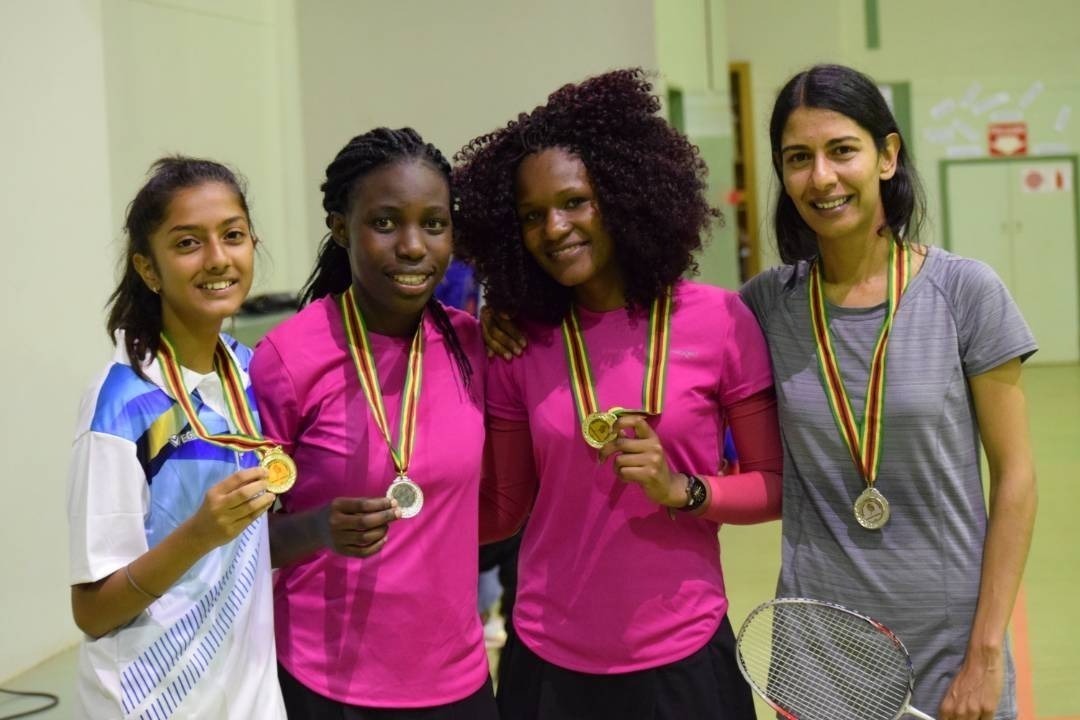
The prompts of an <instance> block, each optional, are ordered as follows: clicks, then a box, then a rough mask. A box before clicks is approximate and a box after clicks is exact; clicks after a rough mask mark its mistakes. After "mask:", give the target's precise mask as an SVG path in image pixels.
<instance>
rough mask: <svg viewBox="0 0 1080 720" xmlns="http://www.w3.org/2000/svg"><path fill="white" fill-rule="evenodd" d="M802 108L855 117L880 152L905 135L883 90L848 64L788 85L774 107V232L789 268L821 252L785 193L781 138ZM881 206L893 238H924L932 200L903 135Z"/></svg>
mask: <svg viewBox="0 0 1080 720" xmlns="http://www.w3.org/2000/svg"><path fill="white" fill-rule="evenodd" d="M800 107H808V108H819V109H822V110H832V111H833V112H838V113H840V114H841V115H844V116H846V117H849V118H851V119H852V120H853V121H855V122H856V123H857V124H858V125H859V127H861V128H863V129H864V130H866V132H867V133H869V134H870V137H872V138H873V139H874V145H876V146H877V149H878V151H879V152H880V151H881V150H883V149H884V148H885V137H886V136H887V135H889V134H890V133H896V134H897V135H900V127H899V126H898V125H897V124H896V118H894V117H893V114H892V111H891V110H889V106H888V104H887V103H886V102H885V98H884V97H882V95H881V91H880V90H878V87H877V85H876V84H875V83H874V81H873V80H871V79H870V78H869V77H867V76H866V75H864V74H862V73H861V72H859V71H858V70H855V69H853V68H849V67H845V66H843V65H815V66H814V67H812V68H810V69H809V70H804V71H803V72H800V73H799V74H798V75H796V76H795V77H793V78H791V79H790V80H788V82H787V84H786V85H784V87H783V89H782V90H781V91H780V94H779V95H777V97H776V103H775V104H774V105H773V111H772V119H771V120H770V121H769V141H770V143H771V145H772V161H773V170H774V171H775V172H776V177H777V179H778V180H779V181H780V191H779V194H778V196H777V198H776V211H775V213H774V215H773V227H774V230H775V231H776V245H777V249H778V250H779V251H780V259H781V260H783V261H784V262H785V263H789V264H792V263H796V262H798V261H799V260H811V259H813V258H814V257H816V256H817V252H818V249H817V236H816V235H815V233H814V231H813V230H811V229H810V226H809V225H807V224H806V222H805V221H804V220H803V219H802V217H801V216H800V215H799V211H798V210H797V209H796V207H795V203H794V202H793V201H792V199H791V198H790V197H788V194H787V192H785V190H784V176H783V169H782V165H781V157H780V147H781V136H782V135H783V133H784V126H785V125H786V124H787V121H788V117H789V116H790V115H791V113H792V112H794V111H795V110H796V109H797V108H800ZM881 202H882V205H883V206H884V208H885V225H886V226H887V227H888V229H889V230H891V231H892V234H893V237H895V238H896V239H897V240H899V241H902V242H911V241H913V240H914V239H916V238H917V237H918V236H919V231H920V229H921V228H922V224H923V219H924V218H925V216H926V197H925V195H924V194H923V189H922V183H921V182H920V181H919V175H918V173H917V172H916V171H915V166H914V164H913V163H912V161H911V158H910V157H909V155H908V153H907V145H906V143H905V142H904V141H903V136H901V140H900V153H899V155H898V156H897V162H896V172H895V173H894V174H893V176H892V178H890V179H888V180H883V181H882V182H881ZM884 230H885V228H884V227H882V228H880V229H879V230H878V232H879V234H880V233H882V232H884Z"/></svg>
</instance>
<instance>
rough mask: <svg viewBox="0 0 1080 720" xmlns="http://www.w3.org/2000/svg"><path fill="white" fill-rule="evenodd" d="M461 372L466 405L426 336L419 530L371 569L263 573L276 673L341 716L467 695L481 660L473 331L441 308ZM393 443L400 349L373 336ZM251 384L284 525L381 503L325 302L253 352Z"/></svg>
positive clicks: (347, 361) (370, 561)
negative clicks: (308, 515)
mask: <svg viewBox="0 0 1080 720" xmlns="http://www.w3.org/2000/svg"><path fill="white" fill-rule="evenodd" d="M447 313H448V314H449V315H450V317H451V319H452V322H453V325H454V328H455V329H456V331H457V334H458V337H459V338H460V340H461V344H462V347H464V348H465V351H466V353H467V355H468V357H469V360H470V362H471V364H472V368H473V379H472V386H471V389H470V390H468V391H467V390H466V389H465V388H464V386H463V384H462V381H461V377H460V375H459V373H458V370H457V366H456V364H455V363H454V361H453V358H452V356H451V355H450V351H449V348H448V347H447V345H446V343H445V342H444V341H443V338H442V335H441V334H440V333H439V331H438V329H437V328H436V327H435V326H434V324H433V323H432V321H431V320H430V319H425V321H424V338H425V342H426V347H425V354H424V361H423V367H424V375H423V383H422V385H421V390H420V401H419V415H418V418H417V430H416V444H415V449H414V451H413V456H412V461H411V463H410V465H409V476H410V477H411V478H412V479H413V480H415V481H416V482H417V483H418V484H419V485H420V487H421V489H422V490H423V491H424V506H423V509H422V510H421V512H420V514H419V515H417V516H416V517H413V518H409V519H401V520H398V521H396V522H394V523H392V524H391V526H390V530H389V534H388V540H387V542H386V545H385V546H384V547H383V549H382V550H381V551H380V552H378V553H377V554H375V555H373V556H371V557H369V558H364V559H360V558H348V557H344V556H342V555H338V554H337V553H335V552H333V551H332V550H321V551H319V552H318V553H316V554H315V555H314V556H312V557H311V558H309V559H307V560H305V561H303V562H301V563H298V564H296V565H292V566H289V567H286V568H282V569H280V570H278V571H277V577H276V578H275V582H274V616H275V618H274V619H275V631H276V634H277V650H278V659H279V661H280V662H281V664H282V665H284V666H285V668H286V669H287V670H288V671H289V672H290V673H292V674H293V675H294V676H295V677H296V678H297V679H298V680H300V682H302V683H303V684H304V685H306V686H308V687H309V688H311V689H312V690H314V691H316V692H318V693H320V694H322V695H324V696H326V697H329V698H333V699H334V700H338V701H341V702H346V703H349V704H353V705H363V706H368V707H394V708H410V707H424V706H430V705H442V704H446V703H450V702H454V701H457V700H460V699H462V698H464V697H467V696H469V695H471V694H472V693H474V692H476V691H477V690H479V689H480V687H481V686H482V685H483V683H484V682H485V680H486V679H487V673H488V666H487V655H486V653H485V651H484V644H483V636H482V629H481V626H480V621H479V615H478V612H477V609H476V607H477V604H476V588H477V567H478V558H477V547H478V539H477V504H478V500H477V498H478V486H479V478H480V466H481V459H482V454H483V445H484V405H483V388H484V370H485V364H486V357H485V353H484V349H483V342H482V339H481V336H480V331H479V327H478V325H477V323H476V321H475V319H473V318H472V317H471V316H469V315H467V314H465V313H463V312H460V311H457V310H454V309H452V308H447ZM370 338H371V345H372V350H373V353H374V356H375V362H376V366H377V368H378V372H379V382H380V384H381V385H382V390H383V397H384V404H385V406H386V412H387V416H388V419H389V422H390V427H391V428H392V430H391V437H392V439H393V440H394V441H395V442H397V441H398V437H397V433H398V430H397V427H398V417H399V413H400V409H401V391H402V386H403V385H404V380H405V369H406V359H407V357H408V352H409V343H410V341H411V338H395V337H388V336H383V335H376V334H371V335H370ZM250 373H251V377H252V383H253V385H254V386H255V394H256V397H257V399H258V404H259V414H260V415H261V417H262V425H263V431H264V432H265V433H266V435H267V436H268V437H270V438H273V439H274V440H276V441H278V442H280V443H281V444H282V445H283V447H284V449H285V450H286V452H288V453H289V454H290V455H292V457H293V458H294V459H295V460H296V464H297V466H298V469H299V475H298V479H297V482H296V485H295V486H294V487H293V489H292V490H290V491H289V492H288V493H287V494H285V495H283V496H282V497H281V503H282V507H283V509H284V510H285V511H286V512H299V511H302V510H307V509H310V508H317V507H321V506H323V505H325V504H327V503H329V502H330V501H331V500H333V499H334V498H336V497H381V496H382V495H384V494H385V492H386V489H387V487H388V486H389V485H390V482H391V481H392V480H393V478H394V476H395V474H396V472H395V469H394V464H393V461H392V459H391V457H390V452H389V450H388V448H387V446H386V443H385V441H384V440H383V438H382V435H381V434H380V432H379V430H378V427H377V426H376V424H375V422H374V419H373V418H372V414H371V411H370V410H369V408H368V404H367V400H366V398H365V396H364V393H363V390H362V389H361V386H360V382H359V379H358V378H357V374H356V369H355V366H354V364H353V361H352V358H351V356H350V355H349V350H348V344H347V341H346V339H345V332H344V329H343V327H342V319H341V311H340V308H339V306H338V304H337V299H336V298H323V299H321V300H317V301H315V302H313V303H312V304H311V305H309V306H308V307H307V308H305V309H304V310H302V311H301V312H300V313H299V314H297V315H296V316H295V317H293V318H290V319H289V320H287V321H286V322H284V323H282V324H281V325H279V326H278V327H277V328H275V329H274V330H273V331H271V332H270V334H269V335H267V337H266V338H265V339H264V340H263V341H262V342H260V343H259V345H258V347H257V348H256V350H255V357H254V358H253V359H252V361H251V370H250Z"/></svg>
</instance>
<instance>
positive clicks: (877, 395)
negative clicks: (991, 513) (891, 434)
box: [808, 242, 911, 488]
mask: <svg viewBox="0 0 1080 720" xmlns="http://www.w3.org/2000/svg"><path fill="white" fill-rule="evenodd" d="M898 245H899V243H896V242H893V243H890V245H889V288H888V294H887V298H886V301H887V303H888V305H887V308H886V310H885V319H884V320H883V321H882V323H881V330H880V332H879V333H878V339H877V345H875V346H874V355H873V359H872V361H871V363H870V377H869V378H868V379H867V383H866V406H865V407H864V408H863V418H862V422H861V423H857V422H856V420H855V413H854V412H852V410H851V401H850V400H849V399H848V394H847V390H846V389H845V388H844V380H843V378H842V377H841V375H840V366H839V365H838V364H837V361H836V353H835V352H834V351H833V346H832V337H831V334H830V332H829V324H828V313H827V311H826V308H825V297H824V295H823V293H822V284H823V283H824V281H825V279H824V269H823V268H822V265H821V261H820V259H819V260H818V261H817V262H815V263H814V265H813V267H811V268H810V282H809V284H808V285H809V292H810V321H811V324H812V326H813V330H814V345H815V347H816V349H817V356H818V366H819V369H820V371H821V382H822V385H824V387H825V395H826V396H827V397H828V399H829V407H830V409H831V410H832V414H833V418H834V419H835V420H836V426H837V427H838V428H839V429H840V435H841V437H843V438H844V441H845V442H846V443H847V446H848V451H849V452H850V453H851V459H852V460H853V461H854V462H855V467H856V468H858V470H859V474H861V475H862V476H863V479H864V480H865V481H866V485H867V487H871V488H872V487H873V486H874V481H875V480H877V473H878V467H879V465H880V464H881V431H882V426H883V424H884V406H885V350H886V348H887V347H888V344H889V332H890V330H891V329H892V323H893V318H894V317H895V316H896V311H897V309H898V307H899V305H900V298H901V297H903V295H904V291H905V290H906V289H907V285H908V282H909V281H910V279H911V257H910V254H909V252H908V251H907V249H906V248H902V247H900V248H898Z"/></svg>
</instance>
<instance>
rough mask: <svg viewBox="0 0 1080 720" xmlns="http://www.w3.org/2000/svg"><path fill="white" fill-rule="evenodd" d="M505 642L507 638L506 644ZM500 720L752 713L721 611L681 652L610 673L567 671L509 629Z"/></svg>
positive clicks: (747, 716) (651, 719) (702, 718)
mask: <svg viewBox="0 0 1080 720" xmlns="http://www.w3.org/2000/svg"><path fill="white" fill-rule="evenodd" d="M510 643H512V646H511V645H510ZM500 662H501V663H505V666H504V667H500V673H499V679H500V685H499V693H498V705H499V713H500V715H501V716H502V720H754V717H755V716H754V701H753V696H752V695H751V693H750V687H749V686H748V685H747V684H746V681H745V680H744V679H743V677H742V675H741V674H740V673H739V668H738V666H737V664H736V661H735V633H734V632H732V630H731V623H730V622H729V621H728V619H727V617H724V619H723V621H722V622H721V623H720V628H719V629H718V630H717V631H716V634H715V635H713V637H712V639H711V640H710V641H709V642H708V643H707V644H706V645H705V647H703V648H701V649H700V650H698V651H697V652H696V653H694V654H693V655H691V656H690V657H688V658H685V659H683V660H679V661H676V662H673V663H671V664H669V665H661V666H660V667H657V668H651V669H649V670H639V671H636V672H630V673H620V674H616V675H592V674H589V673H580V672H574V671H573V670H565V669H563V668H560V667H558V666H556V665H552V664H551V663H549V662H547V661H546V660H543V659H541V658H540V657H539V656H537V655H536V653H534V652H533V651H532V650H530V649H529V648H528V647H526V646H525V644H524V643H523V642H521V640H520V639H518V638H516V637H512V638H511V639H510V640H509V641H508V644H507V647H506V648H505V649H504V650H503V654H502V659H501V660H500Z"/></svg>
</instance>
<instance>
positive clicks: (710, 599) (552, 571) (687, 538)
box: [487, 282, 772, 674]
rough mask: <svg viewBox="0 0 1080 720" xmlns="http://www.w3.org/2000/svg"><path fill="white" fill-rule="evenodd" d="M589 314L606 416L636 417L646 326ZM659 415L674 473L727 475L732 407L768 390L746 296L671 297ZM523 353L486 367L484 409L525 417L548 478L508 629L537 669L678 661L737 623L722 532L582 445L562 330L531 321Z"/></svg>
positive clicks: (698, 290)
mask: <svg viewBox="0 0 1080 720" xmlns="http://www.w3.org/2000/svg"><path fill="white" fill-rule="evenodd" d="M579 317H580V319H581V326H582V330H583V333H584V337H585V344H586V347H587V348H588V351H589V359H590V362H591V365H592V369H593V374H594V376H595V379H596V392H597V398H598V400H599V403H600V405H601V407H603V408H604V409H606V408H609V407H612V406H616V405H617V406H621V407H627V408H638V407H641V405H642V402H641V383H642V378H643V376H644V359H645V349H646V334H647V331H648V315H647V313H641V314H638V315H636V316H635V317H630V316H629V315H628V314H627V313H626V311H625V310H622V309H620V310H614V311H611V312H606V313H595V312H589V311H587V310H583V309H579ZM671 324H672V328H671V350H670V355H669V365H668V369H667V383H666V390H665V398H664V408H663V412H662V414H661V415H660V416H659V417H654V418H650V419H649V423H650V425H652V426H653V428H654V429H655V431H656V433H657V434H658V435H659V437H660V439H661V441H662V442H663V446H664V450H665V453H666V454H667V458H668V462H669V464H670V465H671V466H672V467H673V468H674V469H676V470H679V471H684V472H694V473H700V474H717V473H718V472H719V469H720V464H721V453H722V450H723V428H724V422H725V408H727V407H728V406H730V405H732V404H733V403H735V402H737V401H739V400H742V399H744V398H747V397H749V396H750V395H753V394H754V393H756V392H759V391H761V390H763V389H766V388H768V387H770V386H771V385H772V375H771V366H770V363H769V355H768V351H767V349H766V347H765V341H764V338H763V337H762V334H761V330H760V329H759V327H758V324H757V321H756V320H755V319H754V316H753V315H752V314H751V313H750V311H749V310H748V309H747V308H746V307H745V306H744V305H743V303H742V301H741V300H740V298H739V296H738V294H736V293H734V292H730V291H727V290H721V289H719V288H715V287H711V286H708V285H702V284H698V283H692V282H681V283H679V284H678V285H677V286H676V289H675V310H674V312H673V314H672V323H671ZM525 330H526V332H527V334H528V337H529V345H528V348H527V349H526V351H525V353H524V354H523V356H522V357H521V358H518V359H516V360H514V361H512V362H505V361H501V360H500V361H496V362H493V363H492V364H491V365H490V366H489V368H488V380H487V389H488V390H487V392H488V397H487V402H488V412H490V413H491V414H492V415H493V416H494V417H498V418H504V419H506V420H516V421H521V420H528V422H529V431H530V434H531V437H532V447H533V459H534V462H535V466H536V471H537V475H538V477H539V489H538V492H537V496H536V500H535V503H534V505H533V508H532V513H531V514H530V516H529V519H528V522H527V524H526V526H525V535H524V537H523V539H522V544H521V555H520V559H519V585H518V595H517V602H516V604H515V606H514V625H515V627H516V629H517V631H518V633H519V635H520V637H521V639H522V640H523V641H524V642H525V643H526V644H527V645H528V646H529V647H530V648H531V649H532V650H533V652H535V653H536V654H537V655H539V656H540V657H542V658H543V659H545V660H547V661H548V662H551V663H553V664H555V665H558V666H560V667H563V668H567V669H570V670H575V671H578V672H587V673H600V674H610V673H622V672H632V671H635V670H642V669H646V668H653V667H657V666H660V665H664V664H667V663H671V662H675V661H677V660H681V659H683V658H685V657H687V656H689V655H691V654H693V653H694V652H696V651H697V650H699V649H700V648H701V647H703V646H704V645H705V643H706V642H708V641H709V639H710V638H711V637H712V636H713V634H715V632H716V630H717V628H718V627H719V624H720V621H721V619H722V618H723V617H724V614H725V613H726V612H727V606H728V603H727V597H726V595H725V592H724V576H723V573H722V571H721V568H720V553H719V546H718V539H717V529H718V526H717V524H716V523H715V522H712V521H710V520H706V519H704V518H699V517H695V516H692V515H690V514H680V513H676V514H675V518H674V519H672V518H671V517H670V516H669V514H668V512H667V510H666V509H665V508H663V507H660V506H659V505H657V504H656V503H654V502H652V501H650V500H649V499H648V497H647V496H646V495H645V493H644V491H642V490H641V488H639V487H637V486H635V485H632V484H625V483H623V482H621V481H620V480H619V479H618V478H616V477H615V473H614V470H613V469H612V462H611V460H608V461H607V462H605V463H604V464H600V463H599V462H598V461H597V455H596V451H595V450H593V449H592V448H590V447H589V446H588V445H587V444H586V443H585V441H584V440H583V439H582V437H581V434H580V429H579V427H580V425H579V422H578V418H577V413H576V410H575V408H574V401H573V397H572V395H571V390H570V379H569V378H570V376H569V372H568V369H567V361H566V350H565V346H564V343H563V338H562V333H561V331H560V329H559V328H558V327H544V326H538V325H528V326H526V328H525Z"/></svg>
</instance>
